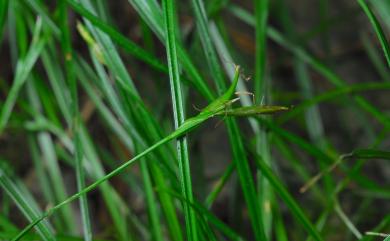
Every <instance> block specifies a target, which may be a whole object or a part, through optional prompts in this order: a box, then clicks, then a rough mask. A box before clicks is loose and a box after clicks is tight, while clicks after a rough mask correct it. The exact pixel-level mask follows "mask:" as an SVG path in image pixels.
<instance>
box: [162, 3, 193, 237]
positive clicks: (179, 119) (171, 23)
mask: <svg viewBox="0 0 390 241" xmlns="http://www.w3.org/2000/svg"><path fill="white" fill-rule="evenodd" d="M163 10H164V20H165V30H166V31H165V36H166V38H165V42H166V44H165V46H166V52H167V58H168V68H169V80H170V81H169V82H170V86H171V96H172V103H173V113H174V121H175V129H177V128H179V126H180V125H182V124H183V122H184V119H185V115H184V109H183V97H182V90H181V83H180V74H179V63H178V60H177V52H176V41H177V40H176V31H177V30H176V24H175V20H176V17H175V12H174V1H173V0H163ZM176 145H177V155H178V161H179V169H180V179H181V180H180V182H181V192H182V194H183V196H184V197H185V199H187V200H188V201H189V202H192V201H193V200H194V197H193V193H192V184H191V171H190V160H189V154H188V143H187V138H186V137H185V136H183V137H182V138H180V139H178V140H177V142H176ZM183 209H184V220H185V224H186V231H187V240H189V241H196V240H198V231H197V221H196V220H197V219H196V217H195V213H194V211H193V210H192V209H191V207H190V206H189V205H188V204H187V203H183Z"/></svg>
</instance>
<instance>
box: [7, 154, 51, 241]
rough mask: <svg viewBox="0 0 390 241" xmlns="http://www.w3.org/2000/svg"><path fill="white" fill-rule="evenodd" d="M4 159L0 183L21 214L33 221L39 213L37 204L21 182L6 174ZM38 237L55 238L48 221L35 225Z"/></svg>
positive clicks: (44, 238) (47, 239)
mask: <svg viewBox="0 0 390 241" xmlns="http://www.w3.org/2000/svg"><path fill="white" fill-rule="evenodd" d="M5 163H6V162H5V161H3V160H1V161H0V164H1V167H0V185H1V187H2V188H3V189H4V190H5V191H6V193H7V194H8V195H9V196H10V197H11V198H12V199H13V200H14V202H15V203H16V205H17V206H18V208H19V209H20V211H21V212H22V213H23V215H24V216H25V217H26V218H27V219H28V220H29V221H33V220H34V219H36V218H37V217H39V215H40V210H39V208H38V204H37V203H36V202H35V200H34V199H33V198H32V196H31V194H29V193H28V191H27V188H26V187H24V186H23V185H22V184H21V182H18V181H13V180H12V179H11V177H9V175H8V174H7V169H4V168H5V167H6V166H5ZM36 230H37V231H38V233H39V235H40V237H41V238H42V239H43V240H46V241H49V240H56V238H55V236H54V234H53V230H52V228H51V227H50V225H49V223H48V222H42V223H40V224H38V225H37V226H36Z"/></svg>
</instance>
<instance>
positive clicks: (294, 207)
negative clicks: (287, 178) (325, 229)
mask: <svg viewBox="0 0 390 241" xmlns="http://www.w3.org/2000/svg"><path fill="white" fill-rule="evenodd" d="M255 163H256V166H257V168H259V169H260V170H261V171H262V173H263V174H264V176H266V177H267V179H268V181H269V182H270V183H271V185H272V186H273V188H274V189H275V191H276V193H278V194H279V195H280V197H281V198H282V199H283V201H284V203H285V204H286V205H287V206H288V207H289V208H290V211H291V212H292V214H293V215H294V216H295V218H297V219H298V220H299V222H300V223H301V224H302V226H303V227H304V228H305V229H306V231H307V232H308V233H309V234H310V235H311V236H312V237H313V238H314V239H315V240H317V241H321V240H323V239H322V237H321V235H320V234H319V233H318V231H317V229H316V228H315V227H314V225H313V224H312V223H311V222H310V220H309V219H308V218H307V216H306V215H305V213H304V212H303V211H302V209H301V207H299V205H298V204H297V202H296V201H295V200H294V198H293V197H292V196H291V194H290V193H289V192H288V191H287V189H286V188H285V187H284V185H283V184H282V182H281V181H280V180H279V179H278V177H276V176H275V175H274V173H273V172H272V170H271V169H270V168H269V167H268V166H267V165H266V164H265V163H264V161H263V160H262V159H261V157H259V156H257V158H255Z"/></svg>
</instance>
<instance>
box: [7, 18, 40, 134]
mask: <svg viewBox="0 0 390 241" xmlns="http://www.w3.org/2000/svg"><path fill="white" fill-rule="evenodd" d="M41 26H42V22H41V20H40V19H38V20H37V22H36V24H35V29H34V33H33V40H32V43H31V45H30V48H29V50H28V52H27V54H26V56H25V57H24V58H22V59H19V61H18V63H17V66H16V73H15V77H14V80H13V84H12V87H11V90H10V91H9V93H8V96H7V99H6V100H5V102H4V104H3V107H2V109H1V112H0V134H1V133H2V132H3V131H4V128H5V127H6V125H7V122H8V119H9V117H10V115H11V113H12V109H13V107H14V105H15V102H16V99H17V98H18V95H19V92H20V90H21V88H22V87H23V85H24V83H25V82H26V81H27V78H28V76H29V74H30V71H31V70H32V68H33V67H34V64H35V62H36V61H37V59H38V57H39V55H40V54H41V51H42V49H43V46H44V44H45V40H44V39H43V38H42V36H41Z"/></svg>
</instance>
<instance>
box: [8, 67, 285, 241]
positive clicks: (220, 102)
mask: <svg viewBox="0 0 390 241" xmlns="http://www.w3.org/2000/svg"><path fill="white" fill-rule="evenodd" d="M239 74H240V73H239V67H236V70H235V76H234V80H233V83H232V85H231V86H230V87H229V89H228V90H227V91H226V92H225V93H224V94H223V95H221V96H220V97H219V98H217V99H216V100H214V101H213V102H211V103H210V104H209V105H208V106H207V107H206V108H204V109H203V111H201V112H200V113H199V114H198V115H197V116H195V117H192V118H189V119H187V120H186V121H185V122H184V123H183V124H182V125H181V126H180V127H179V128H178V129H176V131H174V132H172V133H171V134H169V135H168V136H166V137H165V138H163V139H161V140H160V141H158V142H157V143H155V144H154V145H152V146H150V147H149V148H147V149H146V150H144V151H143V152H141V153H139V154H138V155H136V156H135V157H134V158H132V159H130V160H128V161H126V162H124V163H123V164H122V165H120V166H119V167H117V168H116V169H114V170H113V171H111V172H110V173H108V174H107V175H105V176H103V177H102V178H100V179H99V180H97V181H96V182H94V183H92V184H91V185H89V186H87V187H86V188H84V189H82V190H81V191H79V192H77V193H75V194H74V195H72V196H70V197H69V198H67V199H66V200H64V201H62V202H61V203H59V204H57V205H56V206H54V207H52V208H51V209H49V210H48V211H46V212H44V213H43V214H42V216H40V217H39V218H37V219H35V220H34V221H33V222H31V223H30V224H29V225H28V226H26V227H25V228H24V229H23V230H22V231H21V232H20V233H19V234H18V235H17V236H16V237H15V238H13V239H12V240H13V241H17V240H20V239H21V238H22V237H23V236H24V235H25V234H27V232H28V231H30V230H31V229H32V228H33V227H34V226H35V225H37V224H39V223H40V222H41V221H42V220H44V219H45V218H47V217H49V216H50V215H52V214H53V213H54V212H55V211H57V210H58V209H60V208H61V207H63V206H65V205H67V204H69V203H70V202H72V201H74V200H76V199H78V198H80V197H81V196H82V195H84V194H86V193H88V192H90V191H92V190H94V189H95V188H97V187H98V186H99V185H100V184H102V183H103V182H105V181H107V180H108V179H110V178H112V177H114V176H116V175H118V174H119V173H121V172H122V171H124V170H125V169H126V168H127V167H129V166H130V165H131V164H133V163H135V162H136V161H137V160H139V159H140V158H142V157H144V156H145V155H146V154H148V153H150V152H151V151H153V150H155V149H156V148H158V147H160V146H161V145H163V144H165V143H167V142H169V141H171V140H173V139H175V138H178V137H180V136H182V135H185V134H187V133H188V132H190V131H191V130H193V129H194V128H196V127H198V126H199V125H200V124H202V123H203V122H205V121H206V120H208V119H209V118H212V117H214V116H216V115H221V114H222V113H225V112H226V111H228V110H226V107H227V106H228V105H229V104H231V103H232V102H234V101H235V100H236V99H233V100H231V99H230V98H231V97H232V95H233V94H234V90H235V89H236V86H237V82H238V79H239ZM255 108H256V107H255ZM283 108H286V107H283ZM237 109H238V113H240V114H241V112H242V111H241V110H240V108H236V111H237ZM244 110H245V109H244ZM273 111H274V112H275V110H273ZM233 112H234V111H233ZM257 114H259V113H257ZM240 116H243V115H240Z"/></svg>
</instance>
